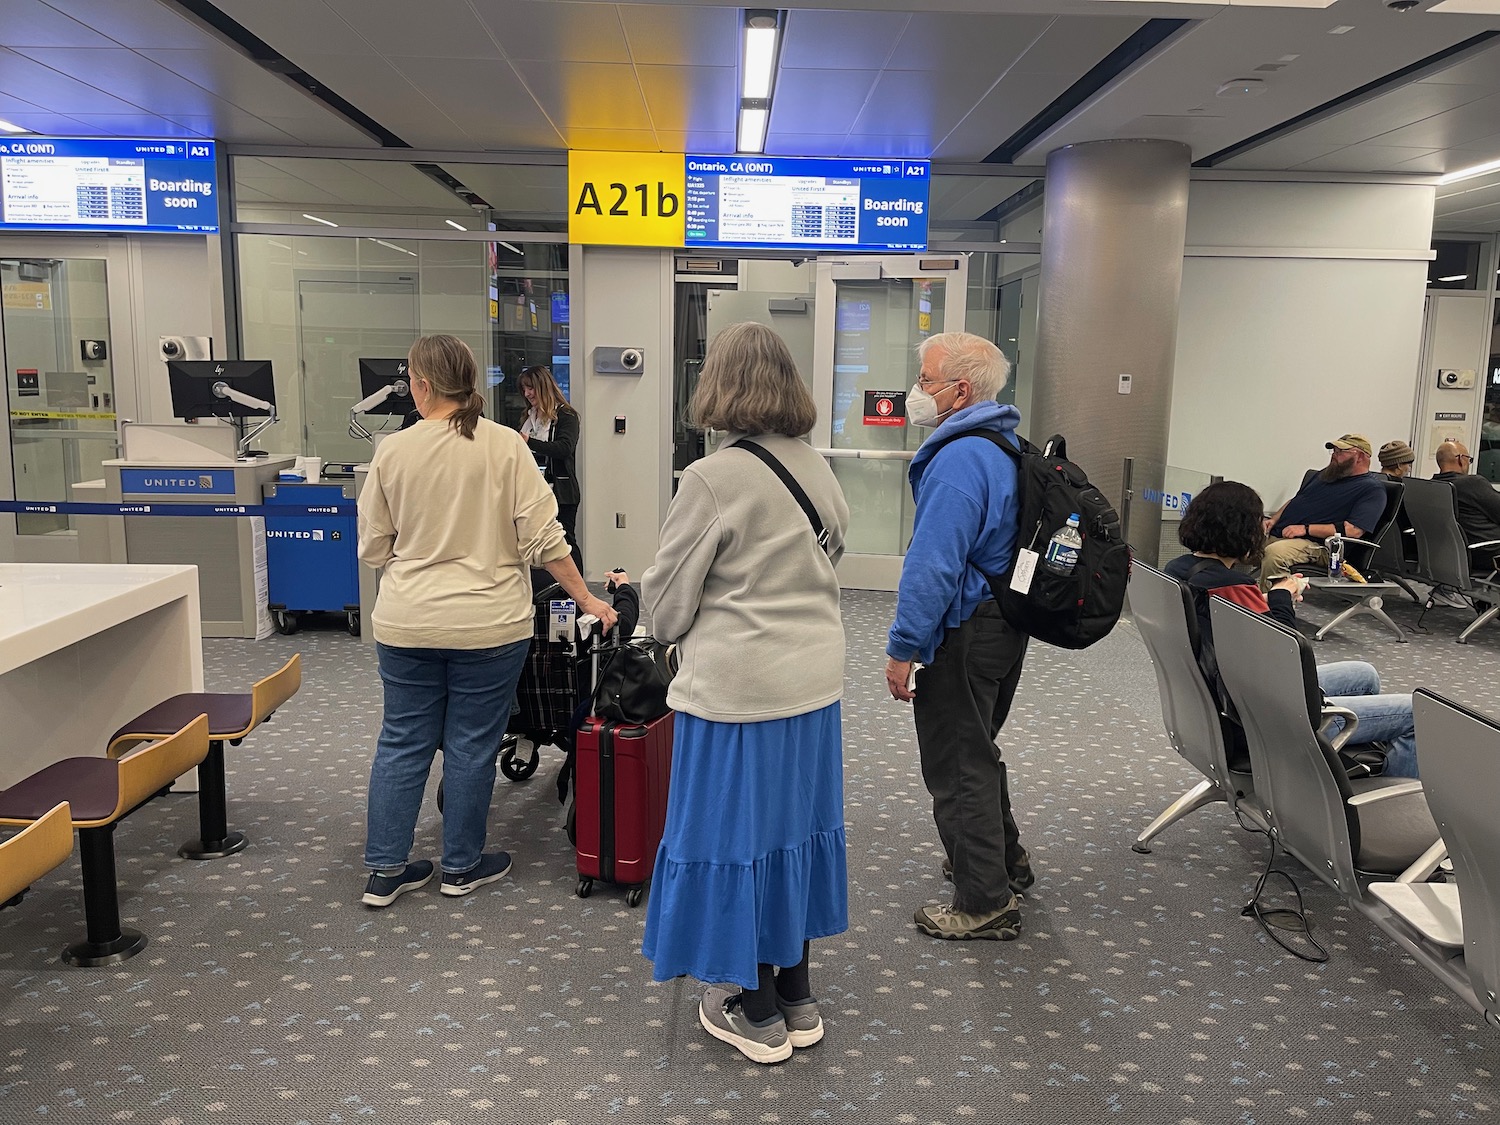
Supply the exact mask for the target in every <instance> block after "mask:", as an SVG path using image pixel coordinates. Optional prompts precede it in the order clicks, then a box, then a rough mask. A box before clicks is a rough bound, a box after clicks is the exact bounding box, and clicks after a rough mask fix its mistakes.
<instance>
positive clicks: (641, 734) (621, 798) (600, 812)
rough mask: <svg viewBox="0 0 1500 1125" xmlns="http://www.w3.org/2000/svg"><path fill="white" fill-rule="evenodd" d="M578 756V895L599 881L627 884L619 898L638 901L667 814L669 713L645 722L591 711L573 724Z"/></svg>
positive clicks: (670, 758) (575, 782)
mask: <svg viewBox="0 0 1500 1125" xmlns="http://www.w3.org/2000/svg"><path fill="white" fill-rule="evenodd" d="M577 755H578V756H577V762H576V769H577V774H576V777H575V781H574V790H573V792H574V814H575V818H576V826H577V835H578V839H577V843H576V845H575V846H576V848H577V852H578V897H579V898H587V897H588V896H589V894H590V893H591V892H592V891H593V889H594V880H595V879H602V880H603V881H605V882H607V883H620V884H623V885H626V886H628V887H629V888H630V889H629V890H628V891H627V892H626V894H625V901H626V902H627V903H628V904H629V905H631V906H638V905H639V904H640V901H641V895H642V894H643V893H644V890H645V883H646V881H647V880H648V879H650V878H651V871H652V869H653V868H654V867H655V866H656V849H657V845H659V844H660V843H661V834H662V829H663V827H664V826H665V824H666V820H667V785H668V782H669V780H670V778H671V775H672V713H671V712H670V711H668V712H667V713H666V714H665V715H663V716H662V717H661V718H659V719H653V720H652V721H651V722H649V723H615V722H610V721H607V720H605V719H600V718H598V717H597V716H590V717H589V718H587V719H585V720H584V722H583V725H582V726H581V727H579V729H578V740H577Z"/></svg>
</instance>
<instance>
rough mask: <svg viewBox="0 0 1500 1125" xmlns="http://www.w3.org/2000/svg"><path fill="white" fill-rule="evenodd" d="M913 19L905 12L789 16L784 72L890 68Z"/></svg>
mask: <svg viewBox="0 0 1500 1125" xmlns="http://www.w3.org/2000/svg"><path fill="white" fill-rule="evenodd" d="M911 18H912V17H911V16H910V15H908V14H906V13H905V12H857V11H856V12H820V11H809V10H806V9H802V8H798V9H796V10H795V11H792V12H788V13H787V23H786V33H785V34H784V35H783V36H782V42H781V69H782V70H783V71H785V70H788V69H798V70H804V69H805V70H869V69H871V68H875V69H879V68H881V67H884V66H885V65H886V64H887V60H888V59H889V58H890V56H891V54H892V52H893V51H894V50H895V48H896V43H897V41H898V40H899V39H900V38H901V34H902V32H904V31H905V30H906V25H907V24H908V23H910V22H911Z"/></svg>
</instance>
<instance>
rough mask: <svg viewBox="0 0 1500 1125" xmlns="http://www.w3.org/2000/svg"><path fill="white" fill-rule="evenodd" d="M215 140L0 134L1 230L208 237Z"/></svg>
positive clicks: (212, 224)
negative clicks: (15, 135) (90, 231)
mask: <svg viewBox="0 0 1500 1125" xmlns="http://www.w3.org/2000/svg"><path fill="white" fill-rule="evenodd" d="M216 169H217V165H216V164H215V162H214V142H213V141H180V140H144V139H129V140H125V139H118V138H66V137H5V138H0V229H3V230H97V231H140V232H154V233H169V234H213V233H215V232H217V231H218V229H219V198H218V196H219V192H218V184H217V182H216V176H215V173H216Z"/></svg>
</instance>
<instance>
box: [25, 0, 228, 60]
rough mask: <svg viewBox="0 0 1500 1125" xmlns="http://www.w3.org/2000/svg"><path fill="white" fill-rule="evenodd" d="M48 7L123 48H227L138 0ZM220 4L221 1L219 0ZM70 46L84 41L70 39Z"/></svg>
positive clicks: (57, 0)
mask: <svg viewBox="0 0 1500 1125" xmlns="http://www.w3.org/2000/svg"><path fill="white" fill-rule="evenodd" d="M47 3H48V5H49V6H50V7H53V8H56V9H58V10H59V11H61V12H64V13H65V14H67V15H69V16H72V17H73V18H74V19H75V20H77V21H79V22H80V23H83V24H87V25H88V26H89V27H91V28H93V29H94V30H95V31H97V32H99V33H100V34H102V35H107V36H109V37H110V38H111V39H113V40H114V41H115V42H116V43H119V44H121V45H122V46H126V47H214V46H217V47H219V48H220V49H221V50H226V51H227V50H229V48H228V47H225V46H223V44H221V43H219V42H218V41H217V40H216V39H214V37H213V36H212V35H209V34H208V32H206V31H204V30H203V29H202V28H200V27H198V26H197V25H196V24H194V23H193V22H192V21H191V20H189V19H188V18H187V17H185V16H183V15H180V14H178V13H177V12H174V11H173V10H172V9H171V8H170V7H168V6H167V5H165V4H160V3H149V4H147V3H141V2H139V0H47ZM219 6H220V7H224V6H225V5H224V3H223V2H222V0H221V2H220V4H219ZM3 26H4V23H3V21H0V27H3ZM69 45H70V46H78V47H83V46H87V45H88V44H86V43H83V42H80V41H76V40H75V41H74V42H73V43H71V44H69Z"/></svg>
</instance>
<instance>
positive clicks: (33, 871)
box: [0, 801, 73, 907]
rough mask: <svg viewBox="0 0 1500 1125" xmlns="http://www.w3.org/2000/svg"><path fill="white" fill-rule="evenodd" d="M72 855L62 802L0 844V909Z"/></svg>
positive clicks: (68, 823) (70, 823)
mask: <svg viewBox="0 0 1500 1125" xmlns="http://www.w3.org/2000/svg"><path fill="white" fill-rule="evenodd" d="M72 854H73V821H72V818H71V817H70V816H69V809H68V803H67V802H66V801H64V802H62V804H60V805H56V806H54V807H53V808H50V809H48V810H47V811H46V812H44V813H43V814H42V815H41V816H39V817H37V818H36V819H35V820H34V821H33V822H32V823H31V824H30V825H28V826H27V827H25V828H23V829H22V830H21V831H19V832H17V833H16V834H15V835H14V836H12V837H11V838H10V839H9V840H6V841H4V842H3V843H0V907H4V906H15V905H16V904H17V903H18V902H20V901H21V896H22V895H24V894H25V893H26V889H27V888H28V887H30V886H31V884H32V883H35V882H36V881H37V880H38V879H40V878H41V877H42V876H43V875H45V874H47V872H49V871H51V870H52V869H53V868H54V867H57V866H58V865H59V864H61V863H62V861H63V860H65V859H67V858H68V856H70V855H72Z"/></svg>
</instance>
